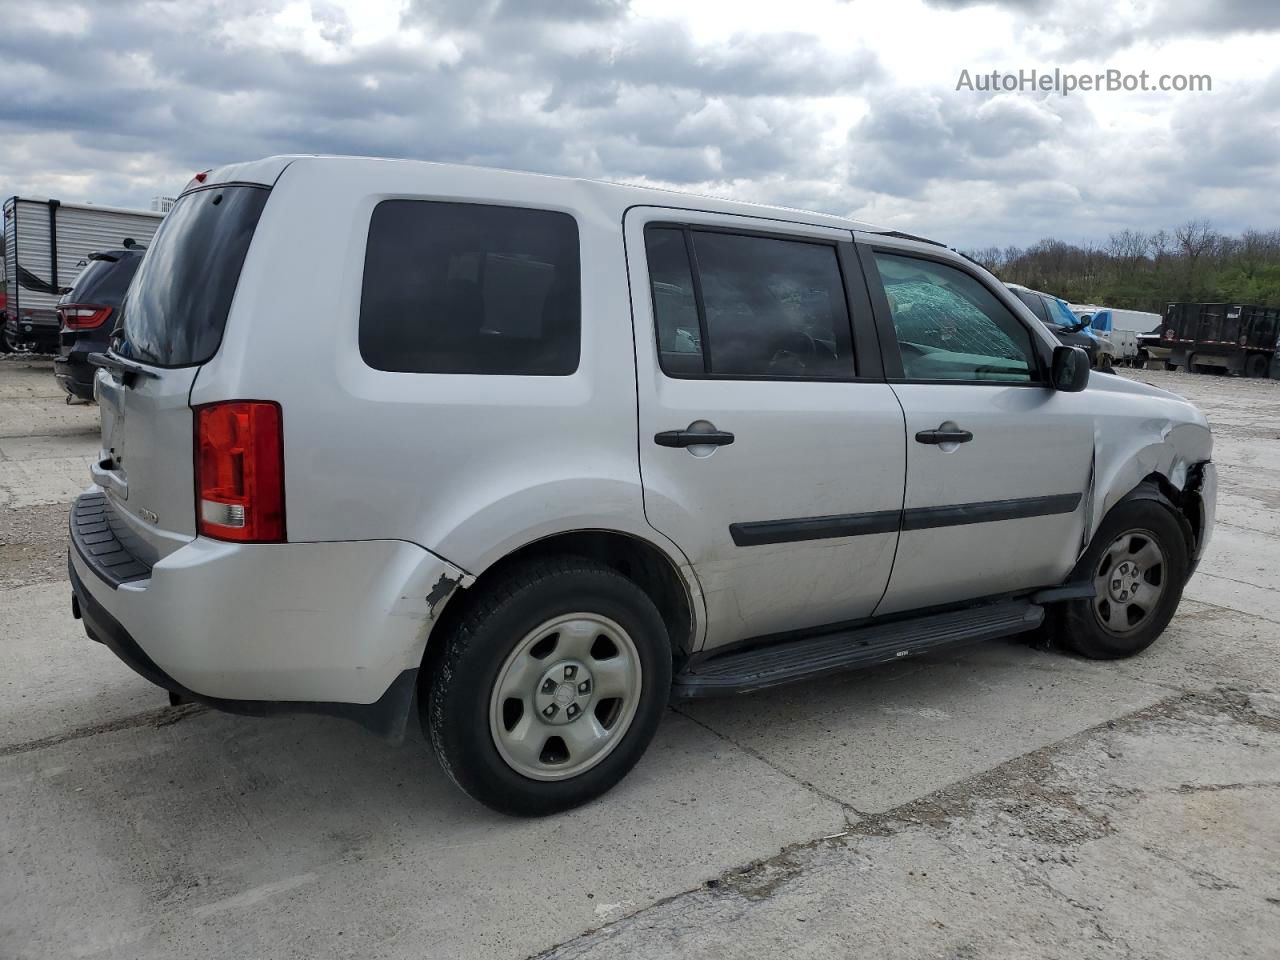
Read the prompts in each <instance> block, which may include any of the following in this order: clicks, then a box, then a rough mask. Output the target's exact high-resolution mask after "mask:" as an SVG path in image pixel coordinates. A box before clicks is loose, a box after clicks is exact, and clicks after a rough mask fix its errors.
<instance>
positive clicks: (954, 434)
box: [916, 430, 973, 444]
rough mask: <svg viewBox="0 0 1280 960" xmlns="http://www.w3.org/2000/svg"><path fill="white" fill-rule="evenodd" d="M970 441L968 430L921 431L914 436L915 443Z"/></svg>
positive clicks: (970, 434) (971, 435)
mask: <svg viewBox="0 0 1280 960" xmlns="http://www.w3.org/2000/svg"><path fill="white" fill-rule="evenodd" d="M972 439H973V434H972V433H970V432H969V431H968V430H921V431H920V432H919V433H917V434H916V443H932V444H939V443H968V442H969V441H970V440H972Z"/></svg>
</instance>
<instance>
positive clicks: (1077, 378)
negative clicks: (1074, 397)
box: [1053, 347, 1089, 393]
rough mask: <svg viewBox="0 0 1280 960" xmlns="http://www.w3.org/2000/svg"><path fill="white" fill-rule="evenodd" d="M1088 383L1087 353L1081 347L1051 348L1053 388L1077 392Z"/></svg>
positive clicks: (1064, 391) (1065, 391)
mask: <svg viewBox="0 0 1280 960" xmlns="http://www.w3.org/2000/svg"><path fill="white" fill-rule="evenodd" d="M1088 385H1089V354H1087V353H1085V352H1084V349H1083V348H1081V347H1054V348H1053V389H1055V390H1061V391H1062V392H1063V393H1079V392H1080V391H1081V390H1083V389H1084V388H1085V387H1087V386H1088Z"/></svg>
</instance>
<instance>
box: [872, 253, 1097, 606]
mask: <svg viewBox="0 0 1280 960" xmlns="http://www.w3.org/2000/svg"><path fill="white" fill-rule="evenodd" d="M863 262H864V266H865V267H866V271H867V275H868V281H869V283H870V284H871V287H872V299H873V302H874V303H875V306H876V311H877V319H878V320H879V321H880V327H879V329H880V333H881V342H882V343H884V345H885V357H884V362H885V370H886V373H887V374H888V379H889V382H890V383H891V384H892V386H893V390H894V392H895V393H896V394H897V396H898V399H899V400H900V401H901V402H902V407H903V410H904V412H905V414H906V439H907V444H906V446H907V483H906V497H905V502H904V510H903V526H902V535H901V538H900V540H899V544H898V553H897V559H896V561H895V562H894V567H893V576H892V577H891V579H890V581H889V587H888V590H887V591H886V593H885V597H884V601H883V603H882V604H881V605H880V607H879V608H878V610H877V611H876V612H877V614H884V613H895V612H900V611H905V610H915V609H920V608H924V607H930V606H935V605H940V604H948V603H955V602H959V601H965V600H971V599H977V598H981V597H988V596H995V595H998V594H1003V593H1011V592H1016V591H1019V590H1025V589H1031V588H1035V587H1041V586H1046V585H1050V584H1056V583H1058V582H1060V581H1061V580H1062V579H1063V578H1064V577H1065V576H1066V575H1067V574H1068V573H1069V572H1070V570H1071V568H1072V566H1073V565H1074V562H1075V558H1076V555H1077V553H1078V550H1079V548H1080V544H1081V539H1082V537H1083V534H1084V526H1085V510H1086V506H1087V505H1086V504H1085V502H1084V501H1085V497H1084V494H1085V492H1086V491H1087V490H1088V487H1089V475H1090V471H1091V469H1092V462H1093V420H1092V417H1091V416H1090V415H1089V413H1088V411H1087V404H1086V402H1084V395H1083V394H1069V393H1059V392H1058V391H1056V390H1053V389H1052V388H1051V387H1050V386H1048V385H1047V369H1046V367H1047V364H1046V363H1045V358H1044V357H1043V356H1042V354H1041V351H1040V348H1039V346H1038V343H1039V341H1038V340H1037V338H1035V337H1033V336H1032V333H1031V330H1030V327H1029V325H1028V324H1027V323H1024V321H1023V319H1022V318H1021V317H1020V316H1019V315H1018V314H1016V313H1015V312H1014V310H1013V309H1012V308H1011V306H1010V305H1009V304H1008V303H1007V302H1006V301H1005V300H1004V299H1003V297H1001V296H1000V295H998V294H997V292H996V287H994V286H989V285H988V281H987V280H985V279H983V278H982V277H981V276H980V275H978V274H977V273H976V272H973V271H971V270H969V269H968V268H967V267H963V266H961V265H960V264H957V263H955V262H954V261H952V260H950V259H949V258H935V257H931V256H929V255H927V254H922V253H919V252H917V251H915V250H914V249H912V250H906V249H902V248H895V247H884V248H876V247H867V248H864V258H863Z"/></svg>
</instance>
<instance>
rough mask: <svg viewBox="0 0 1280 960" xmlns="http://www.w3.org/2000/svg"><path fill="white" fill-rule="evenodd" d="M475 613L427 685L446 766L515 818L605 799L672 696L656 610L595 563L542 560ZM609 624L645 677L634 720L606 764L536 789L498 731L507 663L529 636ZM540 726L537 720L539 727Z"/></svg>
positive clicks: (469, 613) (474, 607)
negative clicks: (599, 621) (494, 711)
mask: <svg viewBox="0 0 1280 960" xmlns="http://www.w3.org/2000/svg"><path fill="white" fill-rule="evenodd" d="M478 589H480V590H482V591H483V593H481V594H479V595H477V596H475V597H469V598H467V603H468V606H467V608H466V609H465V612H464V613H463V615H462V616H461V618H460V619H459V620H457V621H456V623H455V625H454V628H453V629H452V630H451V631H450V632H451V635H450V636H445V637H438V638H433V640H432V642H443V643H445V644H446V645H447V646H446V647H445V648H444V649H443V650H442V654H441V656H440V658H439V660H438V661H437V662H436V666H435V668H434V669H433V670H432V672H431V674H430V676H427V677H424V680H423V689H422V690H421V691H420V695H419V710H420V716H421V720H422V725H423V729H424V732H425V733H426V734H427V736H428V737H429V738H430V740H431V744H432V746H433V747H434V749H435V753H436V756H437V757H438V758H439V760H440V765H441V766H442V767H443V768H444V770H445V772H446V773H447V774H448V775H449V777H450V778H451V779H452V780H453V782H454V783H456V784H457V785H458V786H459V787H460V788H461V789H462V790H463V791H465V792H466V793H467V794H468V795H470V796H471V797H472V798H474V799H476V800H478V801H479V802H480V803H483V804H484V805H485V806H487V807H490V808H491V809H493V810H497V811H498V812H500V813H505V814H510V815H513V816H543V815H546V814H551V813H558V812H560V811H563V810H568V809H571V808H573V807H576V806H579V805H581V804H583V803H586V802H588V801H590V800H593V799H595V798H596V797H598V796H600V795H601V794H603V793H604V792H606V791H607V790H609V789H610V788H611V787H613V786H614V785H615V784H616V783H617V782H618V781H619V780H621V779H622V778H623V777H624V776H625V775H626V774H627V772H628V771H629V770H630V769H631V768H632V767H633V766H635V764H636V762H637V761H638V760H639V759H640V757H641V755H642V754H643V753H644V751H645V749H646V748H647V747H648V746H649V742H650V741H651V740H652V739H653V735H654V733H655V732H656V731H657V729H658V724H659V722H660V721H661V719H662V715H663V712H664V711H665V708H666V705H667V701H668V698H669V696H670V693H671V644H670V640H669V638H668V636H667V630H666V626H665V625H664V624H663V621H662V617H661V615H660V614H659V613H658V610H657V608H656V607H655V606H654V604H653V601H652V600H650V599H649V597H648V596H647V595H646V594H645V592H644V591H643V590H642V589H641V588H640V587H639V586H637V585H636V584H635V583H634V582H632V581H631V580H628V579H627V578H626V577H624V576H622V575H621V574H619V573H618V572H617V571H615V570H613V569H611V568H610V567H607V566H605V565H603V564H601V563H597V562H596V561H593V560H589V559H586V558H580V557H573V556H563V557H547V558H541V559H535V560H531V561H528V562H526V563H523V564H521V565H519V566H516V567H513V568H512V569H511V570H509V571H507V572H505V573H503V574H501V575H500V578H499V579H498V580H496V581H494V582H492V583H488V584H485V585H482V586H481V587H479V588H478ZM572 613H588V614H595V615H598V616H602V617H607V618H609V619H610V620H612V621H613V622H615V623H616V624H618V625H620V626H621V627H622V628H623V629H624V630H625V631H626V632H627V634H628V635H629V638H630V640H631V641H632V643H633V644H634V647H635V652H636V653H637V654H638V657H639V663H640V667H641V677H642V680H641V682H640V691H639V694H638V698H637V703H636V707H635V712H634V714H633V715H632V716H631V719H630V722H629V726H627V727H626V729H625V731H624V732H623V733H622V734H621V738H620V739H619V740H618V741H617V742H616V743H614V744H613V745H612V746H611V747H610V748H609V749H608V751H607V752H606V753H605V755H604V757H603V759H601V760H599V761H597V762H595V765H594V766H591V767H589V768H588V769H585V770H584V771H583V772H582V773H580V774H578V775H576V776H572V777H570V778H567V779H561V780H537V779H533V778H531V777H528V776H525V775H523V774H521V773H520V772H518V771H517V770H516V769H515V768H514V767H513V766H511V765H510V764H509V763H508V762H507V761H506V760H505V759H503V756H502V754H501V753H500V752H499V749H498V745H497V742H496V740H495V734H494V733H493V732H492V731H491V727H490V701H491V697H492V696H494V690H495V684H497V683H498V682H499V679H500V673H501V672H502V670H503V667H504V664H506V663H507V660H508V657H509V656H511V654H512V652H513V651H514V650H515V649H516V647H517V646H518V645H519V644H520V643H521V641H522V638H525V637H527V636H528V635H529V634H530V631H534V630H536V629H537V628H538V627H539V625H541V624H545V623H546V622H548V621H551V620H553V619H554V618H556V617H559V616H563V615H566V614H572ZM534 719H536V717H535V718H534Z"/></svg>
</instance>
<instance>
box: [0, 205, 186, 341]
mask: <svg viewBox="0 0 1280 960" xmlns="http://www.w3.org/2000/svg"><path fill="white" fill-rule="evenodd" d="M163 217H164V214H161V213H152V212H151V211H149V210H127V209H122V208H119V207H100V206H97V205H95V204H91V203H63V202H62V201H60V200H48V199H34V198H31V197H10V198H9V199H8V200H6V201H5V202H4V256H3V264H4V273H3V280H4V281H5V293H6V301H7V303H6V306H5V310H4V316H3V317H2V318H0V328H2V329H0V350H3V351H4V352H6V353H7V352H10V351H13V350H34V351H38V352H41V353H56V352H57V350H58V318H57V312H56V308H57V304H58V299H59V298H60V297H61V296H62V295H63V293H65V292H66V291H67V290H68V289H70V287H71V283H72V281H73V280H75V278H76V274H78V273H79V272H80V270H81V269H82V268H83V267H84V266H85V264H87V263H88V257H89V254H91V253H94V252H96V251H98V250H103V249H119V248H120V247H121V246H123V245H124V241H125V240H126V239H129V240H134V241H136V242H137V243H140V244H142V245H143V246H145V245H147V244H148V243H150V241H151V237H152V236H153V235H154V234H155V232H156V229H157V228H158V227H159V226H160V221H161V219H162V218H163Z"/></svg>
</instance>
